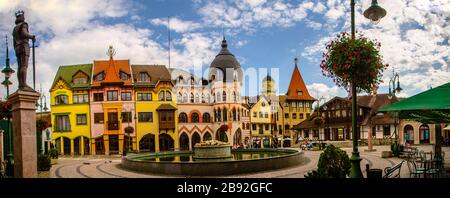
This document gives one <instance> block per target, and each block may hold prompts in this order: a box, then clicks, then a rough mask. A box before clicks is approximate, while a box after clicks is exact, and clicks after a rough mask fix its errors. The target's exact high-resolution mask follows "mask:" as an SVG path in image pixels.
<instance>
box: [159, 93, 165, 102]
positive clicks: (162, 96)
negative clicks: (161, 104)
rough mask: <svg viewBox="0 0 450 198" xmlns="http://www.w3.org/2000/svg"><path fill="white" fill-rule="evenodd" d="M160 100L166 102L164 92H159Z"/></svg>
mask: <svg viewBox="0 0 450 198" xmlns="http://www.w3.org/2000/svg"><path fill="white" fill-rule="evenodd" d="M158 98H159V101H164V91H160V92H159V96H158Z"/></svg>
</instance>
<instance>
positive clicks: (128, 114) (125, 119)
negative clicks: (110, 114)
mask: <svg viewBox="0 0 450 198" xmlns="http://www.w3.org/2000/svg"><path fill="white" fill-rule="evenodd" d="M121 116H122V122H126V123H129V122H131V112H122V114H121Z"/></svg>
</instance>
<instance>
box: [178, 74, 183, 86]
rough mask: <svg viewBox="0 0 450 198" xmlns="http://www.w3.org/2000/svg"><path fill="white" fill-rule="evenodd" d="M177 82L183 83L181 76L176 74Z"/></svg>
mask: <svg viewBox="0 0 450 198" xmlns="http://www.w3.org/2000/svg"><path fill="white" fill-rule="evenodd" d="M178 83H180V84H183V76H178Z"/></svg>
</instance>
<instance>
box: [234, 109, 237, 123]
mask: <svg viewBox="0 0 450 198" xmlns="http://www.w3.org/2000/svg"><path fill="white" fill-rule="evenodd" d="M236 118H237V117H236V109H233V121H236Z"/></svg>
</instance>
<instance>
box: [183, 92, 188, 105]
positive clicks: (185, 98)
mask: <svg viewBox="0 0 450 198" xmlns="http://www.w3.org/2000/svg"><path fill="white" fill-rule="evenodd" d="M187 101H188V99H187V94H186V93H184V95H183V103H187Z"/></svg>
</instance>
